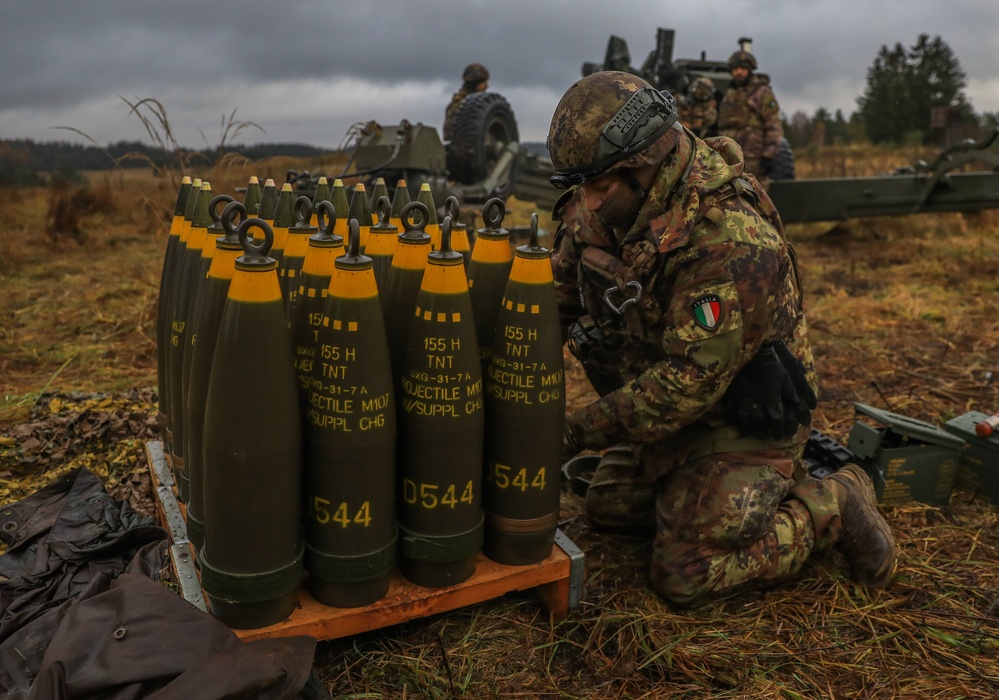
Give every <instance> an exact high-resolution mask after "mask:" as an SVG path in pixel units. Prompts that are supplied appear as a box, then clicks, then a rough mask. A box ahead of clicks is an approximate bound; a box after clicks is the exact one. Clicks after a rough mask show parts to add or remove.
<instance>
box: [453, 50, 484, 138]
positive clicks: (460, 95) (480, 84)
mask: <svg viewBox="0 0 999 700" xmlns="http://www.w3.org/2000/svg"><path fill="white" fill-rule="evenodd" d="M461 79H462V80H463V81H464V82H463V83H462V85H461V88H460V89H459V90H458V92H456V93H454V95H452V96H451V103H450V104H449V105H448V106H447V110H446V111H445V112H444V129H443V131H444V140H445V141H450V140H451V129H452V128H453V126H454V118H455V116H456V115H457V114H458V108H459V107H461V103H462V102H464V101H465V98H466V97H468V96H469V95H471V94H472V93H473V92H484V91H485V90H486V88H488V87H489V69H487V68H486V67H485V66H484V65H482V64H481V63H469V64H468V65H467V66H465V71H464V72H463V73H462V74H461Z"/></svg>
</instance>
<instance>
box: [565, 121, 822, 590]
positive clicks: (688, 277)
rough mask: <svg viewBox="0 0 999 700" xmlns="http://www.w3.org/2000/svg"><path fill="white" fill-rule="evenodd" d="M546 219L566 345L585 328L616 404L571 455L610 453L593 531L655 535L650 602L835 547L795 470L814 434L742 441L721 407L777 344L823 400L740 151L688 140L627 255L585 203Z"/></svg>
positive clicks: (772, 219) (762, 573)
mask: <svg viewBox="0 0 999 700" xmlns="http://www.w3.org/2000/svg"><path fill="white" fill-rule="evenodd" d="M669 137H670V135H669V134H667V135H666V136H664V137H662V138H663V139H666V138H669ZM709 144H710V146H709ZM657 145H658V144H657ZM654 148H655V146H653V149H654ZM556 210H557V211H556V216H558V217H560V218H561V223H560V224H559V229H558V233H557V236H556V241H555V250H554V251H553V255H552V265H553V270H554V274H555V282H556V289H557V293H558V298H559V307H560V314H561V321H562V324H563V330H564V331H566V332H567V330H568V328H569V326H570V324H571V323H573V322H574V321H577V319H580V318H581V317H585V316H587V315H588V316H589V317H591V318H592V320H593V323H594V325H595V326H596V327H597V328H599V329H600V330H601V334H602V341H601V346H602V349H601V350H598V351H596V352H595V353H594V354H593V355H592V358H593V360H594V361H595V362H596V363H598V364H600V367H599V370H600V374H601V375H602V377H603V379H604V380H605V381H606V383H607V385H608V386H611V387H613V386H617V387H618V388H616V389H613V390H610V391H608V392H607V393H605V394H604V395H603V397H602V398H601V399H600V400H598V401H595V402H593V403H592V404H590V405H588V406H585V407H583V408H580V409H578V410H576V411H574V412H573V413H571V414H570V415H569V416H568V420H567V425H568V429H569V431H570V433H571V437H572V439H573V440H574V441H575V442H576V443H577V444H578V445H580V446H582V447H585V448H590V449H593V450H607V451H606V452H605V453H604V456H603V458H602V460H601V462H600V466H599V467H598V469H597V473H596V474H595V475H594V478H593V481H592V484H591V486H590V488H589V490H588V492H587V495H586V510H587V515H588V517H589V518H590V520H591V522H593V523H594V524H595V525H597V526H603V527H605V528H607V529H612V530H617V531H630V532H635V531H650V530H653V529H654V530H655V542H654V547H653V555H652V565H651V578H652V582H653V585H654V587H655V589H656V591H657V592H658V593H659V594H660V595H662V596H663V597H665V598H667V599H668V600H671V601H673V602H675V603H677V604H680V605H688V606H694V605H698V604H701V603H704V602H706V601H708V600H710V599H714V598H718V597H722V596H727V595H731V594H733V593H735V592H738V591H741V590H745V589H750V588H758V587H762V586H766V585H771V584H773V583H776V582H779V581H781V580H785V579H787V578H789V577H791V576H792V575H794V574H795V573H796V572H797V571H798V570H799V569H800V568H801V566H802V565H803V564H804V562H805V560H806V559H807V557H808V556H809V554H810V553H811V552H812V551H813V550H816V549H818V548H825V547H827V546H829V545H832V544H833V543H834V542H836V541H838V539H839V538H840V534H841V533H840V528H841V525H840V520H841V519H840V518H839V506H838V503H837V495H836V490H835V489H834V488H832V487H831V486H830V485H825V484H823V483H822V482H821V481H820V480H817V479H814V478H812V477H811V476H809V475H808V473H807V470H806V469H805V467H804V465H803V463H802V461H801V459H800V455H801V450H802V448H803V445H804V443H805V441H806V439H807V435H808V428H807V427H805V426H802V428H801V429H800V430H799V431H798V433H797V435H796V436H795V437H794V438H792V439H790V440H787V441H770V440H760V439H755V438H742V437H739V435H738V432H737V430H736V428H735V427H734V426H733V425H732V424H731V423H730V422H729V421H728V419H727V417H726V413H725V410H724V408H723V406H722V404H721V403H719V402H720V400H721V399H722V396H723V395H724V393H725V390H726V389H727V387H728V385H729V383H730V382H731V381H732V379H733V377H735V375H736V374H737V373H738V372H739V370H740V368H742V367H743V366H744V365H745V364H746V363H747V362H748V361H749V360H751V359H752V358H753V357H754V356H755V355H756V353H757V351H758V350H759V349H760V347H761V345H762V344H763V343H765V342H767V341H769V340H772V339H775V338H782V339H784V340H785V342H786V343H787V345H788V346H789V348H790V349H791V351H792V352H793V353H794V354H795V355H796V356H797V357H798V359H800V360H801V361H802V363H803V364H804V366H805V368H806V371H807V375H808V378H809V383H810V384H811V385H812V386H813V388H814V387H815V386H816V385H817V382H816V378H815V372H814V363H813V360H812V353H811V349H810V347H809V344H808V340H807V337H806V325H805V319H804V314H803V312H802V308H801V295H800V288H799V283H798V278H797V271H796V268H795V264H794V258H793V253H792V251H791V249H790V247H789V245H788V243H787V242H786V240H785V238H784V235H783V229H782V226H781V223H780V219H779V217H778V215H777V212H776V210H775V209H774V207H773V204H772V202H771V201H770V199H769V197H767V196H766V194H765V193H764V192H763V190H762V187H761V186H760V184H759V183H758V182H757V181H756V179H755V178H754V177H753V176H752V175H749V174H747V173H744V172H743V163H742V159H741V152H740V149H739V147H738V146H737V145H736V144H735V143H734V142H732V141H731V140H729V139H725V138H719V139H711V140H710V141H709V142H708V143H705V142H704V141H702V140H700V139H698V138H696V137H695V136H694V135H693V134H692V133H691V132H690V131H689V130H683V133H682V135H681V137H680V141H679V144H678V146H677V149H676V151H675V154H674V155H673V156H671V157H670V158H668V159H667V160H666V161H665V162H664V164H663V166H662V167H660V169H659V171H658V173H657V175H656V177H655V180H654V181H653V183H652V185H651V187H650V189H649V193H648V196H647V197H646V199H645V200H644V202H643V204H642V207H641V210H640V212H639V214H638V218H637V219H636V221H635V223H634V224H633V226H632V228H631V229H630V230H629V231H627V232H625V233H623V234H622V235H621V237H620V238H619V237H618V236H616V235H615V232H614V231H613V230H611V229H609V228H607V227H606V226H605V225H604V224H603V223H602V222H601V221H600V220H599V218H597V217H596V216H595V215H594V214H591V213H590V212H588V211H587V210H586V208H585V205H584V198H583V197H582V193H581V190H580V188H577V189H576V190H570V191H569V192H568V193H567V195H566V196H564V197H563V199H562V200H560V203H559V204H558V205H556ZM633 283H637V284H638V285H640V289H641V293H640V294H635V291H636V289H638V286H637V285H635V284H633ZM608 289H610V290H611V291H610V292H606V290H608ZM605 292H606V294H607V297H606V298H607V299H609V300H610V301H611V302H612V303H614V304H615V305H617V306H618V307H619V308H620V309H621V311H622V313H620V314H618V313H615V312H614V311H613V310H611V309H610V308H609V306H608V304H607V303H606V302H605ZM626 298H635V299H636V302H635V303H633V304H630V305H626V306H624V307H622V302H623V300H624V299H626ZM584 364H585V363H584ZM607 448H611V449H609V450H608V449H607Z"/></svg>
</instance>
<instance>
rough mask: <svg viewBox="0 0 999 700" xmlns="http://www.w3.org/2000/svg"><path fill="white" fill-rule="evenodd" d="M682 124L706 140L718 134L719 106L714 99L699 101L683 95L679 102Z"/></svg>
mask: <svg viewBox="0 0 999 700" xmlns="http://www.w3.org/2000/svg"><path fill="white" fill-rule="evenodd" d="M676 106H677V109H678V110H679V112H680V122H681V123H682V124H683V125H684V126H686V127H687V128H688V129H690V130H691V131H693V132H694V133H695V134H696V135H697V136H698V137H700V138H702V139H703V138H706V137H708V136H713V135H715V133H716V132H717V130H718V129H717V122H718V106H717V104H716V103H715V100H714V99H713V98H711V99H707V100H699V99H697V98H695V97H693V96H692V95H683V96H682V98H681V99H679V100H677V105H676Z"/></svg>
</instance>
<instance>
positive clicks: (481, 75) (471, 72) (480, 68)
mask: <svg viewBox="0 0 999 700" xmlns="http://www.w3.org/2000/svg"><path fill="white" fill-rule="evenodd" d="M461 79H462V80H464V81H465V82H466V83H471V84H473V85H475V84H477V83H481V82H483V81H486V80H489V69H488V68H486V67H485V66H484V65H482V64H481V63H469V64H468V65H467V66H465V72H464V73H462V74H461Z"/></svg>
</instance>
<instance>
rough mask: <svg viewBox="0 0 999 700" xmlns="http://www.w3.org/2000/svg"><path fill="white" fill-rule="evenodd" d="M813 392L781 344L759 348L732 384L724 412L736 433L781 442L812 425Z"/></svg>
mask: <svg viewBox="0 0 999 700" xmlns="http://www.w3.org/2000/svg"><path fill="white" fill-rule="evenodd" d="M815 406H816V399H815V392H813V391H812V389H811V387H810V386H809V385H808V380H807V377H806V376H805V370H804V368H803V367H802V366H801V363H800V362H798V360H797V359H796V358H795V357H794V356H793V355H792V354H791V352H790V351H789V350H788V349H787V346H785V345H784V343H783V342H781V341H779V340H778V341H775V342H773V343H768V344H767V345H764V346H763V347H761V348H760V351H759V352H758V353H756V357H754V358H753V359H752V360H750V361H749V362H748V363H747V364H746V365H745V366H744V367H743V368H742V370H741V371H740V372H739V374H738V375H736V377H735V379H733V380H732V384H731V385H729V388H728V391H727V392H726V393H725V408H726V411H727V412H728V415H729V420H731V421H732V422H733V423H734V424H735V425H736V427H737V428H738V429H739V432H740V433H742V434H744V435H751V436H753V437H756V438H760V439H774V440H782V439H786V438H789V437H791V436H793V435H794V434H795V433H796V432H797V431H798V426H799V425H808V424H809V423H811V421H812V414H811V411H810V410H809V409H811V408H815Z"/></svg>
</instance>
